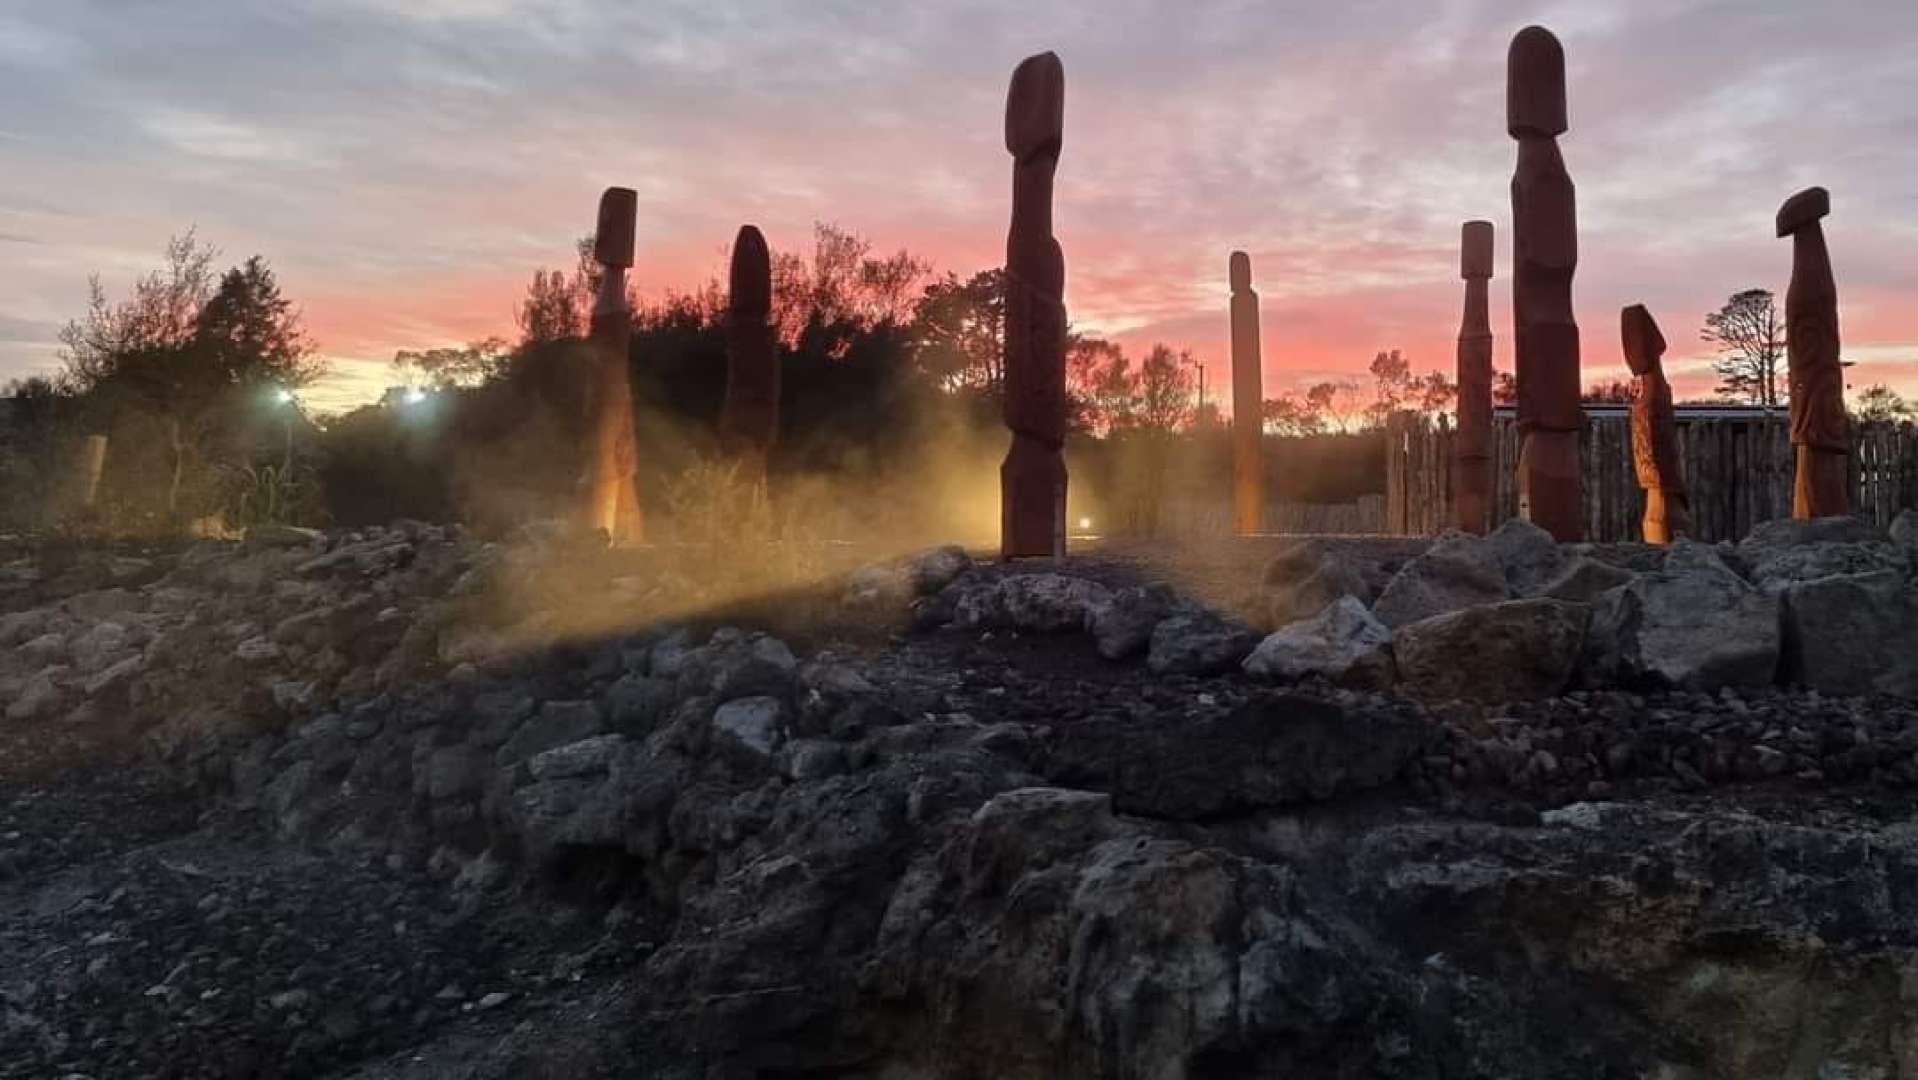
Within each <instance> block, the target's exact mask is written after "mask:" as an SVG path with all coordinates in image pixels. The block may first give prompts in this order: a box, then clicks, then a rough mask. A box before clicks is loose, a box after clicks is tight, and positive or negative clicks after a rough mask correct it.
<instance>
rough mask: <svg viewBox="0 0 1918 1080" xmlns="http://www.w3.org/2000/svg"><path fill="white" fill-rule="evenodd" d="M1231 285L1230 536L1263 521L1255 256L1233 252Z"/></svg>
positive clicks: (1262, 396) (1261, 392) (1261, 390)
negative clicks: (1254, 288) (1231, 532)
mask: <svg viewBox="0 0 1918 1080" xmlns="http://www.w3.org/2000/svg"><path fill="white" fill-rule="evenodd" d="M1228 272H1229V276H1230V278H1231V281H1232V531H1233V532H1235V533H1237V534H1238V535H1240V536H1250V535H1252V534H1253V533H1256V532H1258V531H1259V527H1260V524H1261V522H1262V521H1263V519H1264V516H1265V454H1264V448H1263V445H1262V443H1263V441H1264V440H1263V438H1262V436H1263V434H1264V430H1265V389H1264V387H1263V386H1262V385H1261V383H1262V382H1263V373H1262V371H1261V370H1260V368H1261V361H1260V357H1259V294H1258V293H1256V292H1254V291H1252V257H1251V256H1249V255H1247V254H1246V253H1245V252H1243V251H1235V252H1233V253H1232V258H1231V261H1230V265H1229V268H1228Z"/></svg>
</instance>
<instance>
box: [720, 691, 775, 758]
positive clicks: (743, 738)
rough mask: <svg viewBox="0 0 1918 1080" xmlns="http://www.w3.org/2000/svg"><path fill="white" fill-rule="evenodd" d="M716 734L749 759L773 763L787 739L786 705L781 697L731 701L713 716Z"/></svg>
mask: <svg viewBox="0 0 1918 1080" xmlns="http://www.w3.org/2000/svg"><path fill="white" fill-rule="evenodd" d="M713 732H714V734H716V735H718V736H719V737H720V739H721V741H722V742H723V743H725V744H728V745H730V746H732V747H733V748H735V749H738V750H743V751H745V752H746V753H747V754H748V755H749V756H751V757H754V758H758V759H763V760H766V761H771V760H772V758H773V755H774V754H775V753H777V752H778V750H779V746H780V744H781V743H783V742H785V740H786V706H785V703H784V702H782V701H780V700H779V699H778V698H773V697H749V698H740V699H739V700H737V701H729V702H727V703H725V704H724V705H721V706H720V707H719V708H718V709H717V710H716V711H715V712H714V713H713Z"/></svg>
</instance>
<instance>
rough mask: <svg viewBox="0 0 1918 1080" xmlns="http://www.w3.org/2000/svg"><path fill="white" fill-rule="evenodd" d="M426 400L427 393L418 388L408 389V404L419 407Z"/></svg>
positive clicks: (411, 387)
mask: <svg viewBox="0 0 1918 1080" xmlns="http://www.w3.org/2000/svg"><path fill="white" fill-rule="evenodd" d="M425 400H426V391H424V390H422V389H420V388H419V387H417V386H409V387H407V388H406V403H407V404H408V405H418V404H419V403H420V402H422V401H425Z"/></svg>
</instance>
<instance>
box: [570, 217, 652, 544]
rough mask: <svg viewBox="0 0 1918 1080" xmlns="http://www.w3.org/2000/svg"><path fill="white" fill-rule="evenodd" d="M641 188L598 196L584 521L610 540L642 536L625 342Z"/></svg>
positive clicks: (629, 333)
mask: <svg viewBox="0 0 1918 1080" xmlns="http://www.w3.org/2000/svg"><path fill="white" fill-rule="evenodd" d="M637 209H638V195H637V194H636V193H635V192H634V191H633V189H631V188H621V187H613V188H607V189H606V191H605V193H604V194H602V195H601V196H600V197H599V227H598V228H597V229H596V230H595V231H594V235H593V259H594V261H596V262H598V263H599V265H600V281H599V296H598V297H597V298H596V300H595V302H594V304H593V322H592V331H591V338H590V348H591V352H592V370H593V394H592V397H591V401H592V417H591V431H592V443H591V447H590V450H589V457H588V459H587V463H586V476H585V482H584V484H582V485H581V486H582V489H583V491H584V493H585V498H584V503H583V506H582V508H581V518H582V523H583V524H584V525H585V526H586V527H587V528H589V529H600V530H603V531H604V532H605V534H606V537H607V539H608V540H609V541H611V542H612V543H634V542H637V541H639V540H642V539H644V535H645V529H644V519H643V518H642V517H641V515H640V508H639V491H638V487H637V485H636V481H637V477H638V473H639V462H638V451H637V449H636V448H635V445H634V441H633V440H634V436H633V390H632V379H631V376H630V375H629V373H628V371H627V348H628V346H629V345H630V343H631V340H632V332H633V316H632V311H631V310H629V308H628V306H627V301H626V270H627V268H628V267H630V266H632V265H633V226H634V220H635V218H636V216H637Z"/></svg>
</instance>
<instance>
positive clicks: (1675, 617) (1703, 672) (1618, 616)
mask: <svg viewBox="0 0 1918 1080" xmlns="http://www.w3.org/2000/svg"><path fill="white" fill-rule="evenodd" d="M1589 641H1590V643H1591V647H1590V648H1589V649H1588V650H1587V664H1588V666H1589V669H1590V672H1591V675H1592V677H1593V678H1594V679H1595V680H1596V681H1598V682H1600V683H1611V684H1622V685H1628V686H1641V687H1647V688H1662V687H1679V688H1684V689H1688V690H1716V689H1718V688H1720V687H1725V686H1764V685H1768V684H1770V683H1771V682H1772V681H1773V678H1774V677H1775V676H1776V674H1777V671H1778V656H1779V647H1780V634H1779V620H1778V598H1777V597H1776V596H1773V595H1771V594H1768V593H1766V592H1764V591H1762V590H1760V589H1759V588H1757V587H1756V586H1754V585H1752V584H1751V583H1750V582H1747V581H1746V580H1745V579H1744V578H1741V577H1739V576H1738V574H1737V573H1735V572H1733V570H1732V569H1731V568H1730V567H1728V566H1726V565H1725V562H1724V560H1722V559H1720V558H1719V557H1718V553H1717V552H1716V551H1715V550H1713V549H1712V548H1711V547H1710V546H1708V545H1705V544H1700V543H1696V542H1693V541H1689V540H1680V541H1678V542H1677V543H1675V544H1673V545H1672V548H1671V552H1670V554H1668V555H1667V556H1666V558H1665V565H1664V567H1663V568H1662V569H1660V570H1657V571H1654V572H1652V573H1648V574H1641V575H1639V576H1638V577H1637V578H1636V579H1634V580H1633V581H1632V582H1631V583H1630V584H1627V585H1623V586H1620V587H1619V588H1616V589H1613V590H1611V591H1610V592H1607V593H1605V594H1604V595H1603V596H1602V597H1601V598H1600V599H1599V602H1598V603H1597V605H1596V606H1595V611H1594V613H1593V617H1592V626H1591V632H1590V635H1589Z"/></svg>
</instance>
